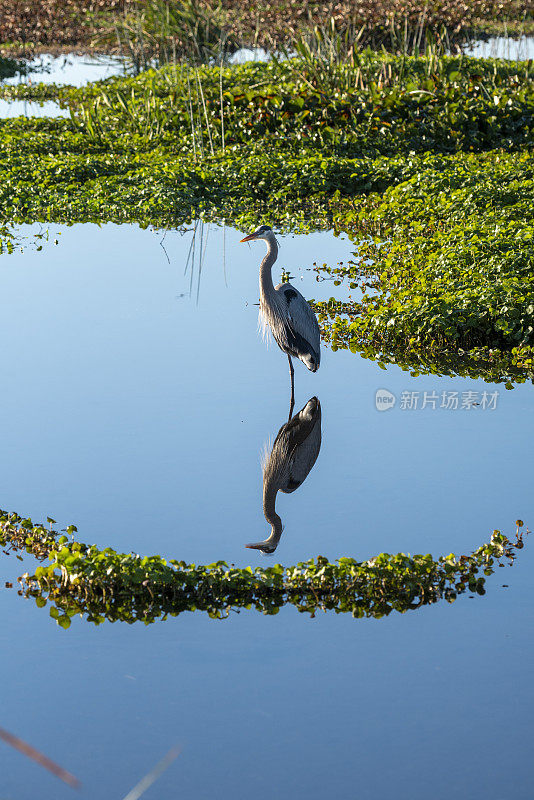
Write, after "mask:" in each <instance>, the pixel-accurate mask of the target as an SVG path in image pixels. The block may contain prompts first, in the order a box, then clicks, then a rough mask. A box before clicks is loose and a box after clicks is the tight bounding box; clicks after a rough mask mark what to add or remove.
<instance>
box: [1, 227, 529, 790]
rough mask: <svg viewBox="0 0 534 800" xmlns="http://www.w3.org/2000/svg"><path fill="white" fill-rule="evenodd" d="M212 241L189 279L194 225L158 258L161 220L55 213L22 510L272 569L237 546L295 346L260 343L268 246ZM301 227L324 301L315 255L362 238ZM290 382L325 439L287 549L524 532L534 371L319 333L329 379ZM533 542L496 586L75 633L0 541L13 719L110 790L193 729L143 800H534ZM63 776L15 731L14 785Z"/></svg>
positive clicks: (4, 780) (11, 469)
mask: <svg viewBox="0 0 534 800" xmlns="http://www.w3.org/2000/svg"><path fill="white" fill-rule="evenodd" d="M23 230H25V232H31V231H35V230H36V229H29V228H28V229H23ZM202 235H203V243H204V244H205V243H206V241H207V247H206V250H205V255H204V259H203V264H202V269H201V270H200V269H199V260H198V255H199V248H200V230H197V239H196V255H195V265H194V268H193V269H191V260H190V261H189V265H188V266H187V267H186V262H187V255H188V252H189V249H190V244H191V236H192V234H191V231H188V232H184V233H182V234H180V233H179V232H177V231H169V232H168V233H167V234H166V236H165V239H164V241H163V245H164V247H165V249H166V253H165V252H164V250H163V248H162V247H161V245H160V242H161V241H162V237H163V234H162V233H161V232H154V231H150V230H140V229H138V228H137V227H134V226H121V227H119V226H114V225H105V226H101V227H98V226H94V225H76V226H73V227H70V228H61V227H58V226H53V227H51V228H50V241H49V242H47V243H45V244H44V246H43V249H42V251H40V252H37V251H35V249H34V248H33V247H32V246H28V247H26V248H25V252H24V253H22V254H20V253H17V254H15V255H12V256H4V257H2V258H1V259H0V309H1V313H0V337H1V341H3V343H4V346H3V348H2V361H1V363H2V377H3V391H2V393H1V395H0V440H1V441H2V445H3V456H4V457H3V459H2V466H1V467H0V476H1V477H0V481H1V487H2V493H1V506H2V507H3V508H5V509H8V510H15V511H17V512H19V513H21V514H24V515H29V516H32V517H33V518H34V519H35V520H42V519H45V518H46V516H47V515H50V516H52V517H54V518H55V519H56V520H57V521H58V523H59V524H60V526H64V525H67V524H69V523H71V522H72V523H75V524H76V525H77V526H78V529H79V537H80V539H81V540H82V541H85V542H96V543H98V544H99V545H110V546H113V547H115V548H116V549H119V550H122V551H130V550H133V551H136V552H141V553H143V554H153V553H160V554H162V555H165V556H170V557H175V558H180V559H184V560H186V561H194V562H196V563H208V562H212V561H214V560H217V559H225V560H227V561H230V562H233V563H236V564H240V565H245V564H258V563H259V564H262V565H265V564H269V563H273V561H272V560H266V559H263V558H262V557H261V556H260V555H259V554H258V553H256V552H253V551H250V550H246V549H245V548H244V544H245V543H246V542H250V541H256V540H258V539H261V538H263V537H265V536H267V535H268V532H269V529H268V526H267V524H266V521H265V519H264V517H263V514H262V507H261V497H262V481H261V468H260V455H261V451H262V448H263V446H264V444H265V443H266V442H268V441H269V439H271V440H273V439H274V437H275V435H276V433H277V431H278V429H279V427H280V426H281V425H282V424H283V423H284V422H285V421H286V420H287V413H288V406H289V371H288V365H287V359H286V357H285V356H284V355H283V354H281V353H280V351H279V350H278V348H276V347H275V346H271V347H270V348H269V349H267V348H266V345H265V344H264V342H262V340H261V338H260V337H259V335H258V334H257V311H258V309H257V306H256V305H255V303H257V301H258V285H257V280H258V264H259V261H260V259H261V258H262V256H263V245H262V244H261V243H256V244H254V245H252V246H250V248H249V247H248V246H247V245H244V244H239V243H238V241H239V239H240V238H241V236H242V235H243V234H242V232H239V231H235V230H233V229H229V228H227V229H226V231H224V232H223V229H222V228H217V227H215V226H211V228H210V230H209V235H208V226H205V227H204V229H203V234H202ZM54 238H57V239H58V241H59V244H58V245H57V246H56V245H54V244H53V240H54ZM281 244H282V249H281V253H280V267H281V266H284V267H285V268H286V269H288V270H290V272H291V274H292V275H293V276H295V278H294V282H295V283H296V285H297V286H298V287H299V289H300V290H301V291H302V292H303V294H304V295H305V296H307V297H315V298H326V297H328V296H329V295H330V294H331V293H333V291H334V287H333V286H332V284H331V283H328V282H323V283H317V282H316V281H315V277H314V273H313V272H312V271H310V269H309V268H310V267H311V266H312V264H313V262H314V261H317V262H318V263H323V262H325V261H327V262H328V263H330V264H332V263H334V262H336V261H338V260H341V261H346V260H347V259H348V257H349V256H350V254H351V252H352V250H353V249H354V248H353V245H352V244H351V243H350V242H349V241H348V240H347V239H343V238H335V237H334V236H333V235H332V234H330V233H323V234H314V235H310V236H298V237H282V238H281ZM203 246H204V245H203ZM279 274H280V271H279V269H278V265H277V266H276V267H275V269H274V277H275V279H278V277H279ZM335 291H336V294H337V295H338V296H339V295H341V296H343V291H344V290H343V288H342V287H339V289H335ZM295 373H296V374H295V377H296V409H298V408H301V407H302V406H303V405H304V404H305V403H306V401H307V400H308V399H309V398H310V397H312V396H313V395H316V396H317V397H318V398H319V400H320V402H321V406H322V414H323V445H322V450H321V453H320V455H319V458H318V460H317V463H316V465H315V467H314V468H313V470H312V472H311V473H310V475H309V476H308V478H307V479H306V482H305V484H304V485H303V486H302V487H301V488H299V489H298V490H297V491H296V492H295V493H294V494H291V495H287V496H284V495H281V496H280V495H279V497H278V501H277V511H278V513H279V514H280V516H281V517H282V519H283V522H284V524H285V531H284V534H283V537H282V540H281V542H280V545H279V548H278V550H277V552H276V555H275V557H274V561H280V562H281V563H284V564H291V563H295V562H296V561H299V560H303V559H306V558H309V557H313V556H316V555H317V554H322V555H326V556H328V557H329V558H331V559H334V558H337V557H339V556H342V555H351V556H354V557H356V558H358V559H366V558H370V557H372V556H374V555H376V554H377V553H379V552H382V551H387V552H397V551H404V552H411V553H415V552H431V553H433V554H434V555H436V556H439V555H441V554H443V553H448V552H450V551H453V552H456V553H458V554H459V553H462V552H465V553H467V552H470V551H471V550H472V549H474V548H475V547H477V546H479V545H480V544H481V543H482V542H484V541H487V540H488V538H489V536H490V534H491V531H492V530H493V529H494V528H500V529H502V530H503V532H505V533H507V534H511V533H512V532H513V530H514V521H515V520H516V519H517V518H518V517H521V518H522V519H524V520H525V521H526V522H527V523H529V522H530V523H532V520H533V518H534V515H533V513H532V511H533V500H532V488H531V485H532V439H533V436H532V435H533V432H534V431H533V428H534V423H533V419H534V416H533V410H534V394H533V391H532V386H531V385H528V386H519V387H517V388H515V389H514V390H513V391H506V390H505V389H504V387H503V386H495V385H488V384H485V383H483V382H482V381H472V380H466V379H461V378H435V377H432V376H421V377H419V378H412V377H410V375H409V374H408V373H405V372H402V371H401V370H400V369H398V368H396V367H390V368H388V369H387V370H386V371H383V370H381V369H379V367H378V366H377V365H376V364H374V363H372V362H368V361H365V360H363V359H361V358H360V357H359V356H355V355H352V354H350V353H347V352H337V353H332V352H331V351H330V350H328V349H326V348H325V349H324V350H323V361H322V364H321V369H320V370H319V372H318V373H317V374H315V375H313V374H311V373H308V372H307V370H306V369H305V368H304V366H303V365H302V364H300V363H297V364H296V368H295ZM378 389H387V390H388V391H390V392H392V393H393V394H394V395H395V396H396V398H397V402H396V405H395V407H394V408H393V409H392V410H390V411H387V412H379V411H377V409H376V406H375V393H376V391H377V390H378ZM484 390H486V391H488V392H494V391H497V392H499V394H498V397H497V407H496V409H494V410H492V409H489V408H486V409H484V408H482V407H481V406H479V407H478V408H475V409H473V410H470V411H467V410H462V409H461V408H458V409H457V410H453V409H450V410H445V409H440V408H439V404H440V403H439V401H438V402H437V403H436V405H437V406H438V407H437V408H436V409H433V408H432V407H431V405H432V403H431V404H430V407H429V406H428V403H427V408H425V409H424V410H423V409H421V408H418V409H416V410H408V409H403V408H401V405H402V403H401V395H402V392H419V393H420V396H419V404H421V402H422V400H423V393H424V392H427V396H429V397H432V393H433V392H435V393H436V395H437V396H438V397H439V398H440V397H441V393H442V392H443V391H447V392H458V393H459V397H460V400H461V397H462V393H463V392H467V391H473V392H477V393H478V394H479V396H478V399H479V400H481V399H482V392H483V391H484ZM531 551H532V545H531V544H529V543H528V542H527V546H526V547H525V549H524V550H523V551H521V553H520V556H519V559H518V562H517V563H516V564H515V566H514V567H513V568H511V569H508V568H506V569H502V570H497V572H496V574H495V575H493V576H492V577H491V578H489V579H488V593H487V595H486V596H485V597H477V598H476V599H469V597H468V596H464V597H462V598H460V599H459V600H458V601H457V602H456V603H455V604H454V605H452V606H450V605H448V604H446V603H438V604H437V605H435V606H430V607H425V608H422V609H419V610H417V611H414V612H410V613H408V614H405V615H403V616H401V615H398V614H396V615H392V616H390V617H389V618H387V619H383V620H359V621H355V620H353V619H352V618H350V617H347V616H342V615H340V616H335V615H332V614H328V615H323V614H319V615H318V616H317V618H315V619H313V620H312V619H309V618H308V617H305V616H302V615H299V614H298V613H297V612H296V611H295V610H294V609H284V610H282V611H281V612H280V614H278V615H277V616H276V617H273V618H270V617H263V616H261V615H259V614H257V613H256V612H242V613H241V614H239V615H237V614H235V615H234V614H232V615H231V617H230V619H229V620H227V621H224V622H214V621H211V620H209V619H208V618H207V617H204V616H201V615H199V614H185V615H182V616H181V617H179V618H178V619H172V620H168V621H167V622H164V623H157V624H154V625H152V626H149V627H145V626H143V625H141V624H137V625H134V626H127V625H123V624H115V625H111V624H109V623H107V624H105V625H103V626H101V627H99V628H94V627H93V626H92V625H89V624H88V623H86V622H84V621H82V620H81V619H80V620H77V621H75V622H74V623H73V625H72V627H71V628H70V629H69V631H64V630H62V629H60V628H58V627H57V626H56V624H55V622H54V621H53V620H51V619H50V618H49V616H48V610H47V609H43V610H38V609H37V608H36V607H35V605H34V603H33V601H25V600H23V599H21V598H19V597H18V596H17V594H16V590H14V589H4V588H3V587H4V581H5V580H11V579H13V578H16V576H17V575H18V574H20V573H21V572H22V571H24V569H25V567H24V565H23V564H20V562H18V561H16V560H15V557H14V556H10V557H9V558H3V559H2V560H1V561H0V578H1V579H2V580H1V583H0V587H2V588H0V603H1V604H2V611H3V613H2V621H3V624H2V626H1V627H0V645H1V646H2V650H3V654H4V657H3V659H2V666H1V668H0V675H1V676H2V681H1V684H2V687H3V688H2V691H1V695H0V696H1V709H2V711H1V714H0V727H4V728H6V729H7V730H9V731H11V732H12V733H13V734H15V735H17V736H20V737H22V738H24V739H25V740H27V741H29V742H30V743H31V744H32V745H34V746H35V747H37V748H38V749H40V750H42V751H43V752H45V753H46V754H47V755H48V756H50V757H51V758H54V759H55V760H56V761H58V762H59V763H61V764H62V765H63V766H64V767H65V768H66V769H68V770H70V771H71V772H73V773H74V774H75V775H77V776H78V777H79V779H80V780H81V781H82V783H83V789H82V792H81V794H82V796H85V797H88V798H89V797H91V798H94V797H98V798H102V800H108V798H109V800H111V799H112V798H123V797H124V796H125V795H126V794H127V792H128V790H129V789H131V787H132V786H133V785H134V784H135V783H136V782H137V781H138V780H139V779H140V778H141V777H142V776H143V775H144V774H145V773H147V772H148V771H149V769H151V767H152V766H153V765H154V764H155V763H156V762H157V761H158V760H159V759H160V758H162V757H163V755H164V754H165V753H166V752H167V751H168V750H169V749H170V748H171V747H172V746H173V745H174V744H176V743H181V744H182V745H183V752H182V754H181V755H180V756H179V757H178V759H177V760H176V761H175V762H174V764H173V765H172V766H171V767H170V768H169V769H168V770H167V772H166V773H165V774H164V775H163V776H162V777H161V778H160V779H159V781H158V782H157V783H156V784H154V786H153V787H152V788H151V789H149V790H148V791H147V792H146V794H145V795H144V797H146V798H147V800H150V798H154V800H156V798H162V799H163V798H169V797H178V796H180V797H194V798H212V797H224V798H226V797H232V798H248V797H249V796H250V795H251V794H253V795H254V796H255V797H256V798H268V797H269V798H270V797H272V796H273V794H274V795H275V796H278V797H284V798H286V797H287V798H294V797H301V796H302V797H304V796H306V797H308V798H323V797H325V796H329V797H340V796H348V797H355V798H359V799H360V798H369V800H371V799H372V800H374V799H375V798H389V797H395V798H401V800H404V798H406V800H409V799H410V800H413V799H414V798H416V799H417V798H426V797H429V796H430V797H433V798H438V799H441V798H443V799H444V800H445V798H447V799H448V798H450V797H451V796H458V797H462V798H473V800H474V799H475V798H476V799H477V800H478V798H481V799H482V798H484V800H487V798H490V799H491V800H497V798H503V800H504V798H510V797H513V798H525V799H526V798H531V796H532V790H531V786H532V777H533V775H532V772H533V770H532V761H531V758H530V735H529V734H530V731H531V719H532V707H533V705H532V700H533V688H532V682H531V679H530V676H531V672H532V666H533V654H534V647H533V645H532V640H531V636H530V633H529V631H530V629H531V626H532V621H533V620H532V617H533V611H534V601H533V598H532V592H531V583H532V581H531V574H532V567H533V559H532V552H531ZM502 584H508V588H502ZM71 793H72V790H71V789H69V788H68V787H64V786H63V785H62V784H61V783H60V782H59V781H58V780H57V779H56V778H54V777H53V776H51V775H48V773H46V772H44V770H43V769H42V768H40V767H38V766H37V765H35V764H33V763H32V762H30V761H29V760H28V759H25V758H24V757H23V756H22V755H19V754H18V753H16V752H14V751H12V750H11V749H9V748H8V747H7V746H6V745H4V744H3V743H1V742H0V798H2V800H7V799H8V798H9V800H25V798H28V799H29V798H32V799H33V798H34V797H36V796H39V797H40V798H45V799H48V798H51V800H56V798H57V800H62V798H64V797H65V798H66V797H69V796H70V795H71Z"/></svg>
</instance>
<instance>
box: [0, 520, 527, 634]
mask: <svg viewBox="0 0 534 800" xmlns="http://www.w3.org/2000/svg"><path fill="white" fill-rule="evenodd" d="M48 522H49V524H50V528H46V527H45V526H43V525H35V524H34V523H33V522H32V521H31V520H30V519H24V518H22V517H20V516H18V515H16V514H9V513H7V512H0V544H1V545H2V547H3V548H4V549H5V550H6V552H10V551H12V550H14V551H19V552H20V551H26V552H27V553H28V554H31V555H32V556H34V557H35V558H37V559H38V560H39V561H41V565H40V566H38V567H36V568H35V570H34V572H33V574H31V575H30V574H29V573H25V574H24V575H23V576H21V578H19V582H20V584H21V590H20V592H21V594H23V595H24V596H25V597H33V598H34V599H35V602H36V604H37V606H39V607H41V608H42V607H44V606H46V605H47V604H50V616H51V617H53V618H54V619H55V620H56V621H57V623H58V624H59V625H61V627H63V628H68V627H69V626H70V624H71V619H72V617H73V616H75V615H78V614H80V615H82V616H85V617H86V619H87V620H88V621H90V622H94V623H95V624H99V623H102V622H104V621H105V620H106V619H107V620H109V621H117V620H122V621H125V622H135V621H142V622H144V623H145V624H148V623H150V622H154V621H156V620H158V619H165V618H166V617H167V615H169V616H177V615H178V614H180V613H183V612H184V611H197V610H198V611H205V612H207V613H208V614H209V616H210V617H213V618H215V619H220V618H223V617H226V616H228V614H229V612H230V611H231V610H234V611H238V610H239V609H241V608H245V609H250V608H254V609H256V610H258V611H261V612H262V613H264V614H276V613H278V611H279V610H280V608H282V607H283V606H285V605H293V606H295V607H296V608H297V610H298V611H300V612H306V613H310V614H312V616H313V615H314V614H315V613H316V612H317V611H319V610H323V611H327V610H332V611H334V612H335V613H347V612H348V613H351V614H352V616H353V617H355V618H360V617H375V618H381V617H383V616H387V615H388V614H390V613H391V611H398V612H400V613H404V612H405V611H408V610H413V609H416V608H419V607H420V606H423V605H427V604H431V603H435V602H437V601H438V600H440V599H444V600H446V601H447V602H453V601H454V600H455V599H456V598H457V596H458V595H460V594H463V593H464V592H467V591H469V592H472V593H476V594H480V595H482V594H484V593H485V578H486V577H488V576H489V575H491V574H492V573H493V571H494V569H495V567H496V566H499V565H502V564H503V562H504V560H506V559H508V561H509V562H510V563H512V562H513V560H514V558H515V555H516V551H517V550H519V549H521V548H522V547H523V534H522V533H521V528H522V527H523V522H522V520H518V521H517V534H516V540H515V542H512V541H511V540H510V539H508V538H507V537H506V536H504V535H503V534H502V533H501V532H500V531H494V532H493V534H492V537H491V541H490V542H488V543H487V544H484V545H482V546H481V547H479V548H478V549H477V550H475V551H474V552H473V553H471V554H470V555H462V556H460V557H456V556H455V555H453V554H452V553H451V554H450V555H447V556H442V557H440V558H438V559H434V558H433V557H432V556H431V555H414V556H410V555H405V554H404V553H398V554H396V555H391V554H389V553H381V554H380V555H378V556H376V557H375V558H371V559H369V560H368V561H363V562H359V561H356V560H355V559H353V558H340V559H338V561H337V562H335V563H332V562H329V561H328V560H327V559H326V558H324V557H321V556H319V557H317V558H316V559H315V560H310V561H305V562H302V563H299V564H297V565H295V566H291V567H284V566H282V565H281V564H276V565H274V566H273V567H268V568H263V569H262V568H259V567H256V569H252V567H246V568H237V567H234V566H233V565H228V564H227V563H225V562H224V561H217V562H215V563H213V564H209V565H207V566H198V565H195V564H186V563H185V562H183V561H177V560H174V559H170V560H166V559H164V558H161V556H145V557H141V556H139V555H137V554H135V553H117V552H116V551H115V550H112V549H111V548H105V549H103V550H102V549H100V548H98V547H96V545H86V544H83V543H81V542H77V541H75V540H74V538H73V537H74V534H75V533H76V527H75V526H70V527H69V528H67V529H66V532H65V534H64V535H61V534H60V533H59V532H57V531H54V530H53V529H52V525H53V523H54V520H52V519H50V518H49V520H48Z"/></svg>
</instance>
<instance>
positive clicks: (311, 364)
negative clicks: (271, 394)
mask: <svg viewBox="0 0 534 800" xmlns="http://www.w3.org/2000/svg"><path fill="white" fill-rule="evenodd" d="M254 239H263V240H264V242H265V243H266V245H267V254H266V256H265V258H264V259H263V261H262V262H261V265H260V315H261V319H262V322H263V326H264V328H266V327H269V328H270V330H271V332H272V334H273V336H274V339H275V341H276V343H277V344H278V347H279V348H280V349H281V350H283V351H284V353H286V354H287V357H288V359H289V369H290V373H291V399H292V405H291V412H292V411H293V402H294V379H293V364H292V362H291V359H292V358H298V359H300V360H301V361H302V363H303V364H305V365H306V367H307V368H308V369H309V370H311V372H317V370H318V369H319V365H320V363H321V346H320V343H321V334H320V331H319V325H318V324H317V319H316V317H315V314H314V313H313V311H312V310H311V308H310V306H309V305H308V303H307V302H306V300H305V299H304V297H303V296H302V295H301V293H300V292H299V290H298V289H295V287H294V286H292V285H291V284H290V283H280V284H278V286H274V284H273V278H272V274H271V272H272V267H273V264H274V262H275V261H276V259H277V257H278V244H277V242H276V238H275V235H274V233H273V231H272V230H271V228H269V227H268V226H267V225H261V226H260V227H259V228H258V229H257V230H256V231H254V233H251V234H250V235H249V236H245V238H244V239H242V240H241V241H243V242H247V241H252V240H254ZM289 416H290V418H291V413H290V415H289Z"/></svg>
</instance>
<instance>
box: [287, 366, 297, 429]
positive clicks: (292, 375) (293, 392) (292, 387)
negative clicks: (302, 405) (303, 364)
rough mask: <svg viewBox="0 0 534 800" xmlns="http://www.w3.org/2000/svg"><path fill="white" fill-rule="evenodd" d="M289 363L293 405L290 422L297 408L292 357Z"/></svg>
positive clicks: (290, 409) (290, 411) (290, 410)
mask: <svg viewBox="0 0 534 800" xmlns="http://www.w3.org/2000/svg"><path fill="white" fill-rule="evenodd" d="M287 358H288V361H289V374H290V375H291V405H290V406H289V419H288V422H290V421H291V417H292V416H293V408H294V407H295V370H294V369H293V362H292V361H291V356H290V355H288V357H287Z"/></svg>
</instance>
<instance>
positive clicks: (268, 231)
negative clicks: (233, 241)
mask: <svg viewBox="0 0 534 800" xmlns="http://www.w3.org/2000/svg"><path fill="white" fill-rule="evenodd" d="M272 236H274V234H273V229H272V228H270V227H269V226H268V225H260V226H259V228H256V230H255V231H253V232H252V233H249V235H248V236H245V238H244V239H241V241H242V242H252V241H253V240H254V239H270V238H271V237H272Z"/></svg>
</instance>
